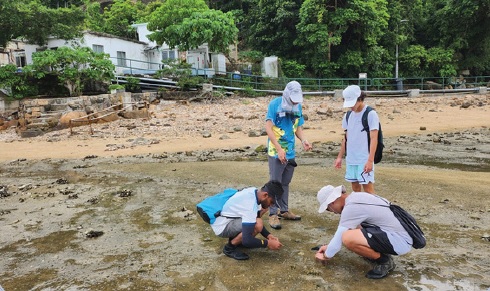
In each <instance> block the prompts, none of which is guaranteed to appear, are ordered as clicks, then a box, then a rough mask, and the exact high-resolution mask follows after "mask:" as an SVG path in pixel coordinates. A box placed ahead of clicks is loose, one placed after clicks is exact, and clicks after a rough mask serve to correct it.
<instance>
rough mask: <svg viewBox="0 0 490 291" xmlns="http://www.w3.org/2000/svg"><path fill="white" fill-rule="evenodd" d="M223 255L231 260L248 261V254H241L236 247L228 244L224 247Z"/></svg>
mask: <svg viewBox="0 0 490 291" xmlns="http://www.w3.org/2000/svg"><path fill="white" fill-rule="evenodd" d="M223 254H225V255H227V256H228V257H230V258H233V259H235V260H239V261H241V260H248V258H249V257H248V255H247V254H246V253H242V252H240V251H239V250H238V249H237V247H236V246H234V245H230V244H226V245H225V246H224V247H223Z"/></svg>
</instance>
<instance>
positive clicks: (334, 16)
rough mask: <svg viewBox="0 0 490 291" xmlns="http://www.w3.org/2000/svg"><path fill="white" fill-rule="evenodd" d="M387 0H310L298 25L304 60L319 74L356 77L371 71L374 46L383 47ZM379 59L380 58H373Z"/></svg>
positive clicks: (301, 13) (302, 8)
mask: <svg viewBox="0 0 490 291" xmlns="http://www.w3.org/2000/svg"><path fill="white" fill-rule="evenodd" d="M387 5H388V3H387V1H386V0H368V1H365V0H353V1H345V2H340V1H329V0H306V1H304V2H303V5H302V6H301V9H300V22H299V24H298V25H297V26H296V28H297V29H298V38H297V40H296V42H295V43H296V44H297V45H299V46H301V48H302V52H303V53H304V54H303V58H302V59H303V62H304V63H306V64H308V65H309V67H310V68H312V69H313V70H314V72H315V74H316V75H319V76H334V75H341V76H344V77H352V76H353V75H354V74H356V75H357V73H359V71H369V70H370V67H371V66H373V65H375V63H367V62H366V61H367V60H371V59H368V58H366V56H367V55H368V52H369V51H370V50H371V48H374V49H376V50H379V45H378V43H379V41H380V39H381V38H382V37H383V32H384V30H385V28H386V27H387V26H388V19H389V14H388V13H387ZM373 61H376V60H373Z"/></svg>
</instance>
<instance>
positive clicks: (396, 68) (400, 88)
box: [395, 19, 408, 90]
mask: <svg viewBox="0 0 490 291" xmlns="http://www.w3.org/2000/svg"><path fill="white" fill-rule="evenodd" d="M403 22H408V20H407V19H402V20H400V23H403ZM398 26H399V24H397V25H396V43H395V82H396V89H397V90H403V84H401V82H400V81H399V80H398Z"/></svg>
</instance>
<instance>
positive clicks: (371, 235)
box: [361, 224, 397, 255]
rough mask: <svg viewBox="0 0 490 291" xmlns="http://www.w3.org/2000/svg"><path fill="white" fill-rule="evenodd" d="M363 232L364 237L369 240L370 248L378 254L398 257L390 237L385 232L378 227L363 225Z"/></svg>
mask: <svg viewBox="0 0 490 291" xmlns="http://www.w3.org/2000/svg"><path fill="white" fill-rule="evenodd" d="M361 226H362V228H361V231H362V234H363V235H364V237H365V238H366V239H367V242H368V244H369V247H371V248H372V249H373V250H375V251H377V252H378V253H382V254H391V255H397V253H396V252H395V250H394V249H393V246H392V245H391V242H390V240H389V239H388V236H387V235H386V233H385V232H384V231H382V230H381V228H379V227H378V226H376V225H364V224H363V225H361Z"/></svg>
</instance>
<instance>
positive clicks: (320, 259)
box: [315, 245, 328, 265]
mask: <svg viewBox="0 0 490 291" xmlns="http://www.w3.org/2000/svg"><path fill="white" fill-rule="evenodd" d="M326 251H327V245H323V246H322V247H321V248H320V249H319V250H318V251H317V252H316V253H315V259H316V260H317V261H318V262H320V263H322V264H323V265H325V264H326V263H327V260H328V259H327V258H326V257H325V252H326Z"/></svg>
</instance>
